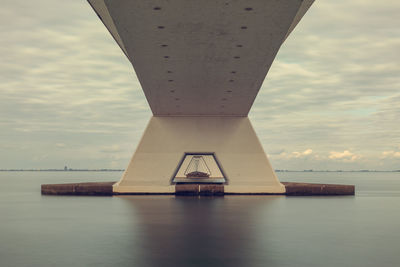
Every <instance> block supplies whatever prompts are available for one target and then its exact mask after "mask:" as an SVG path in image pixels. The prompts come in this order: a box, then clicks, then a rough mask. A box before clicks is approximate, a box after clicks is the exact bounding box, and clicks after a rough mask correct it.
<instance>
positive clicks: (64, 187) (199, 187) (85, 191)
mask: <svg viewBox="0 0 400 267" xmlns="http://www.w3.org/2000/svg"><path fill="white" fill-rule="evenodd" d="M114 183H116V182H94V183H70V184H43V185H42V186H41V189H42V194H43V195H81V196H112V195H118V193H114V192H113V187H112V186H113V184H114ZM282 184H283V185H284V186H285V189H286V192H285V193H282V194H274V195H287V196H339V195H354V194H355V186H354V185H339V184H310V183H291V182H282ZM171 194H176V195H190V196H197V195H205V196H223V195H225V194H227V193H225V192H224V185H222V184H177V185H176V186H175V193H171ZM229 195H235V194H232V193H229ZM246 195H255V194H246ZM257 195H272V194H260V193H258V194H257Z"/></svg>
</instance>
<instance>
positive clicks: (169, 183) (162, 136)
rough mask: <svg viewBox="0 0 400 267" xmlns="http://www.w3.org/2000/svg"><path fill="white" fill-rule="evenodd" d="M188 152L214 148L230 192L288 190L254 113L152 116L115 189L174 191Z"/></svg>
mask: <svg viewBox="0 0 400 267" xmlns="http://www.w3.org/2000/svg"><path fill="white" fill-rule="evenodd" d="M185 153H199V154H201V153H204V154H210V153H211V154H213V155H215V157H216V159H217V160H218V164H219V167H220V168H221V171H222V172H223V173H224V175H225V180H226V181H225V183H224V185H225V193H284V192H285V187H284V186H283V185H282V184H281V183H280V182H279V181H278V179H277V177H276V175H275V173H274V171H273V169H272V167H271V165H270V163H269V161H268V158H267V155H266V154H265V152H264V150H263V148H262V146H261V143H260V141H259V140H258V138H257V135H256V133H255V131H254V129H253V127H252V125H251V122H250V120H249V119H248V117H200V116H196V117H178V116H176V117H171V116H168V117H156V116H155V117H152V118H151V119H150V122H149V124H148V125H147V128H146V130H145V132H144V134H143V137H142V139H141V141H140V143H139V145H138V147H137V149H136V151H135V153H134V155H133V157H132V159H131V161H130V163H129V165H128V167H127V169H126V171H125V173H124V174H123V176H122V178H121V180H120V181H119V182H118V183H116V184H115V185H114V186H113V191H114V192H115V193H174V192H175V184H174V183H173V178H174V175H175V174H176V172H177V169H178V168H179V167H180V164H181V163H182V157H183V156H184V155H185Z"/></svg>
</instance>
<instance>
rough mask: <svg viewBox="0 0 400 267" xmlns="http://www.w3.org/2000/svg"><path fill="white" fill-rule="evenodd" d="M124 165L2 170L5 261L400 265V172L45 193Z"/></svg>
mask: <svg viewBox="0 0 400 267" xmlns="http://www.w3.org/2000/svg"><path fill="white" fill-rule="evenodd" d="M121 175H122V172H83V171H82V172H78V171H76V172H75V171H59V172H49V171H46V172H40V171H35V172H28V171H13V172H8V171H2V172H0V266H1V267H8V266H138V267H146V266H157V267H158V266H160V267H163V266H171V267H172V266H174V267H176V266H242V267H251V266H296V267H298V266H304V267H312V266H318V267H321V266H335V267H337V266H360V267H367V266H373V267H385V266H400V172H278V173H277V175H278V176H279V179H280V180H281V181H286V182H310V183H337V184H354V185H355V186H356V194H355V196H313V197H309V196H291V197H288V196H260V195H253V196H225V197H176V196H108V197H105V196H96V197H93V196H92V197H89V196H44V195H41V194H40V185H41V184H48V183H72V182H91V181H93V182H96V181H117V180H119V178H120V177H121Z"/></svg>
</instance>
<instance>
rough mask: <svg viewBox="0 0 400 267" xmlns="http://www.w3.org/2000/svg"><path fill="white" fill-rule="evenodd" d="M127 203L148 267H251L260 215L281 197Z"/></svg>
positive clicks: (132, 200) (136, 199)
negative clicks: (258, 211)
mask: <svg viewBox="0 0 400 267" xmlns="http://www.w3.org/2000/svg"><path fill="white" fill-rule="evenodd" d="M121 198H122V199H123V200H124V201H126V202H127V203H129V205H131V206H132V209H133V210H134V215H133V217H134V218H133V220H135V221H136V224H138V225H139V227H140V238H139V239H140V241H139V242H140V246H141V249H140V251H141V252H142V253H140V257H142V259H141V260H140V262H142V263H143V264H146V265H150V266H210V265H212V266H248V265H249V263H251V262H253V261H254V260H256V259H253V255H254V254H253V251H254V250H255V246H256V243H257V242H254V241H255V239H256V237H257V235H258V234H259V233H257V231H256V230H257V227H256V223H257V222H256V221H255V218H256V217H257V210H259V208H260V206H262V207H263V208H264V209H265V206H266V205H270V204H272V202H274V201H275V200H276V199H277V198H279V197H276V196H275V197H274V196H271V197H265V196H264V197H262V198H258V197H253V198H248V197H240V196H237V197H225V198H213V197H199V198H197V197H173V196H171V197H158V198H149V197H140V196H124V197H121ZM265 231H268V225H264V233H265ZM135 232H136V231H135ZM134 239H135V240H137V238H136V237H135V238H134ZM132 249H135V248H132ZM264 249H265V250H267V248H264ZM264 262H265V258H264Z"/></svg>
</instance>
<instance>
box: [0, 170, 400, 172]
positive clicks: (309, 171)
mask: <svg viewBox="0 0 400 267" xmlns="http://www.w3.org/2000/svg"><path fill="white" fill-rule="evenodd" d="M122 171H125V170H124V169H67V170H65V169H0V172H122ZM275 172H400V170H391V171H378V170H350V171H345V170H334V171H333V170H275Z"/></svg>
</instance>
